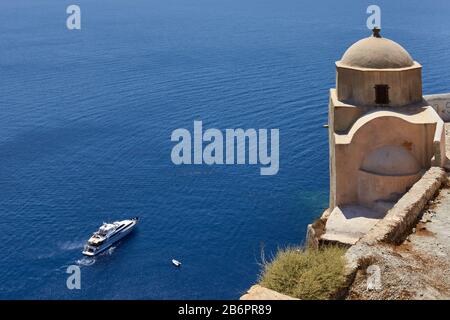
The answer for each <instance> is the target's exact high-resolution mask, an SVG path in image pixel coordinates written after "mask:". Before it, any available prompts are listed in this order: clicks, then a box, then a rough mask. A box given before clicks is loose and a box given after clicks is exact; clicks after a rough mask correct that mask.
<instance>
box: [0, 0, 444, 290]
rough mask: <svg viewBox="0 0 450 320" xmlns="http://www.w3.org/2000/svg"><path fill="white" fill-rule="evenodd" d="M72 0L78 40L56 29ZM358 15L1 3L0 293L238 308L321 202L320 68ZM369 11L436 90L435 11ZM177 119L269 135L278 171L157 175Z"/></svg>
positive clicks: (264, 1)
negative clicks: (74, 285)
mask: <svg viewBox="0 0 450 320" xmlns="http://www.w3.org/2000/svg"><path fill="white" fill-rule="evenodd" d="M71 4H77V5H79V6H80V8H81V30H72V31H70V30H68V29H67V28H66V18H67V17H68V15H67V14H66V8H67V7H68V6H69V5H71ZM370 4H372V1H345V0H343V1H332V0H329V1H323V0H320V1H314V2H311V1H300V0H73V1H72V0H71V1H66V0H39V1H33V0H2V1H1V3H0V30H1V32H0V237H1V238H0V240H1V241H0V252H1V254H0V298H1V299H237V298H238V297H239V296H240V295H241V294H243V293H244V292H245V291H246V289H248V288H249V287H250V286H251V285H252V284H254V283H255V282H256V281H257V279H258V274H259V272H260V268H261V266H260V263H261V262H262V253H264V255H265V257H266V258H267V259H269V258H270V257H272V256H273V255H274V253H275V252H276V250H277V248H281V247H285V246H289V245H298V244H301V243H302V242H303V241H304V237H305V230H306V226H307V224H308V223H310V222H311V221H312V220H313V219H315V218H316V217H318V216H319V215H320V214H321V212H322V211H323V209H324V208H326V207H327V204H328V183H329V181H328V174H329V173H328V142H327V139H328V136H327V130H326V129H324V128H323V127H322V126H323V124H325V123H326V122H327V104H328V93H329V88H332V87H334V83H335V66H334V62H335V61H336V60H339V58H340V57H341V55H342V54H343V52H344V51H345V49H346V48H347V47H348V46H349V45H351V44H352V43H353V42H355V41H357V40H359V39H360V38H363V37H366V36H368V35H370V31H369V30H368V29H367V27H366V19H367V17H368V14H366V8H367V6H368V5H370ZM376 4H378V5H379V6H380V7H381V9H382V32H381V33H382V35H384V36H386V37H388V38H391V39H394V40H396V41H397V42H399V43H400V44H402V45H403V46H404V47H405V48H406V49H407V50H408V51H409V52H410V53H411V55H412V56H413V57H414V59H415V60H417V61H419V62H420V63H421V64H422V65H423V88H424V94H431V93H439V92H449V91H450V41H449V39H450V19H449V14H450V2H449V1H446V0H442V1H426V2H425V1H418V0H408V1H406V0H405V1H395V2H394V1H378V2H377V3H376ZM194 120H201V121H203V126H204V128H205V129H206V128H218V129H221V130H225V129H226V128H243V129H248V128H256V129H259V128H268V129H271V128H278V129H279V130H280V170H279V172H278V174H277V175H273V176H261V175H260V172H259V169H260V166H259V165H234V166H233V165H215V166H208V165H184V166H183V165H182V166H176V165H174V164H173V163H172V161H171V157H170V154H171V150H172V147H173V146H174V143H173V142H171V140H170V137H171V133H172V131H173V130H175V129H177V128H186V129H188V130H191V131H192V130H193V122H194ZM133 216H140V218H141V221H140V224H139V226H138V228H137V229H136V230H135V231H136V232H134V233H133V234H132V235H130V237H129V238H127V239H126V240H123V241H122V242H121V243H119V244H117V245H115V246H114V247H113V249H112V250H109V251H108V252H106V253H105V254H102V255H100V256H98V257H96V258H95V259H87V258H84V257H83V256H82V254H81V250H82V247H83V244H84V242H85V241H86V240H87V238H88V237H89V236H90V234H91V233H92V232H94V231H95V230H96V229H97V228H98V227H99V226H100V225H101V223H102V222H103V221H114V220H120V219H125V218H129V217H133ZM172 258H176V259H178V260H180V261H181V262H182V263H183V266H182V267H181V268H178V269H177V268H175V267H173V266H172V265H171V259H172ZM70 265H77V266H79V267H80V270H81V289H80V290H68V289H67V287H66V280H67V277H68V276H69V275H68V274H67V273H66V269H67V267H68V266H70Z"/></svg>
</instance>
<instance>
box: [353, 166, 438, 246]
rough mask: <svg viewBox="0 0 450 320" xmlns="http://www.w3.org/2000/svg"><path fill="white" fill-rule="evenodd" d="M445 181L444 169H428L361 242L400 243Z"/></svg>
mask: <svg viewBox="0 0 450 320" xmlns="http://www.w3.org/2000/svg"><path fill="white" fill-rule="evenodd" d="M445 180H446V174H445V171H444V169H442V168H438V167H432V168H430V169H429V170H428V171H427V172H426V173H425V174H424V175H423V177H422V178H421V179H420V180H419V181H418V182H416V183H415V184H414V185H413V186H412V187H411V189H410V190H409V191H408V192H407V193H406V194H405V195H404V196H403V197H402V198H400V200H399V201H398V202H397V203H396V204H395V205H394V207H393V208H392V209H391V210H389V211H388V213H387V214H386V216H385V217H384V218H383V219H382V220H380V222H379V223H378V224H377V225H376V226H375V227H374V228H373V229H371V230H370V232H368V233H367V235H366V236H364V237H363V238H362V239H361V241H362V242H365V243H367V244H376V243H379V242H387V243H395V242H399V241H402V240H403V238H404V236H405V235H406V234H407V232H408V231H409V230H410V229H411V228H412V226H413V224H414V223H415V221H416V220H417V218H418V217H419V215H420V214H421V212H422V209H423V208H424V207H425V205H426V204H427V202H428V201H429V200H430V199H432V198H433V197H434V195H435V194H436V192H437V191H438V190H439V188H440V187H441V185H442V184H443V182H444V181H445Z"/></svg>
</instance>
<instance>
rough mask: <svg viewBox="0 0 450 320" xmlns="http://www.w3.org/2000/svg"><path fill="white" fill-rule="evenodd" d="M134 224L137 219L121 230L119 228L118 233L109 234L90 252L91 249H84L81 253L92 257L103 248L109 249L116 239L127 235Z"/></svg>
mask: <svg viewBox="0 0 450 320" xmlns="http://www.w3.org/2000/svg"><path fill="white" fill-rule="evenodd" d="M136 224H137V220H133V222H132V223H131V224H130V225H128V226H127V227H126V228H124V229H123V230H121V231H119V232H118V233H116V234H114V235H113V236H111V237H110V238H109V239H108V240H107V241H106V242H105V243H103V244H102V245H100V246H96V247H95V251H93V252H91V251H88V250H86V249H85V250H83V252H82V253H83V254H84V255H85V256H89V257H93V256H96V255H98V254H100V253H102V252H104V251H105V250H107V249H109V248H110V247H111V246H112V245H113V244H115V243H117V242H118V241H120V240H121V239H123V238H124V237H126V236H127V235H129V234H130V233H131V232H132V231H133V230H134V228H135V227H136Z"/></svg>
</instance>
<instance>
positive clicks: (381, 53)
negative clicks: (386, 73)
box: [340, 31, 414, 69]
mask: <svg viewBox="0 0 450 320" xmlns="http://www.w3.org/2000/svg"><path fill="white" fill-rule="evenodd" d="M340 62H341V64H342V65H344V66H348V67H357V68H370V69H396V68H406V67H411V66H412V65H413V64H414V61H413V59H412V58H411V56H410V55H409V53H408V51H406V50H405V49H404V48H403V47H402V46H401V45H399V44H398V43H396V42H394V41H392V40H389V39H386V38H382V37H381V36H380V35H379V34H378V33H376V32H375V31H374V35H373V36H371V37H368V38H365V39H362V40H359V41H358V42H356V43H354V44H353V45H352V46H350V48H348V49H347V51H345V53H344V55H343V56H342V59H341V61H340Z"/></svg>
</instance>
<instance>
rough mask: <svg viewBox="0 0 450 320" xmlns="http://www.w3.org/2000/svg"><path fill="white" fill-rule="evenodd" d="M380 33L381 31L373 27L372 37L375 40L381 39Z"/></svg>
mask: <svg viewBox="0 0 450 320" xmlns="http://www.w3.org/2000/svg"><path fill="white" fill-rule="evenodd" d="M380 31H381V29H380V28H378V27H374V28H373V29H372V32H373V36H374V37H375V38H381V35H380Z"/></svg>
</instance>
